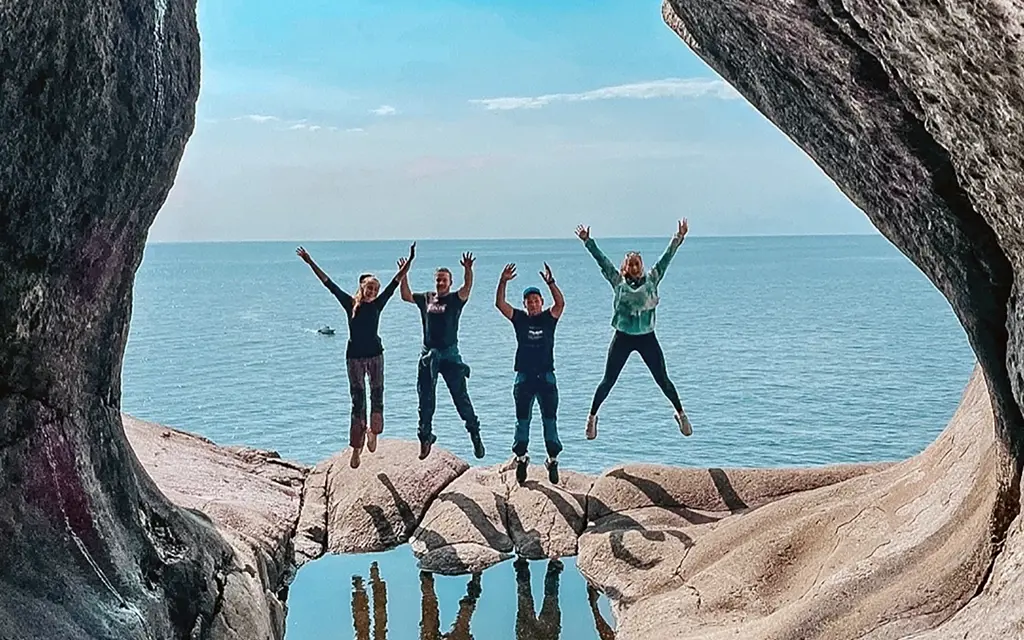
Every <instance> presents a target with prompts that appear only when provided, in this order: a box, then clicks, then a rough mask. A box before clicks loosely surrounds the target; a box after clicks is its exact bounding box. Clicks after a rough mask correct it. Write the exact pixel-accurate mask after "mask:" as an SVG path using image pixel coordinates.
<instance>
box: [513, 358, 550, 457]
mask: <svg viewBox="0 0 1024 640" xmlns="http://www.w3.org/2000/svg"><path fill="white" fill-rule="evenodd" d="M512 397H513V398H515V401H516V435H515V440H514V442H513V444H512V452H513V453H515V454H516V455H517V456H525V455H526V451H527V449H528V447H529V445H530V420H531V418H532V417H533V403H534V401H537V402H538V403H539V404H540V417H541V422H542V423H543V424H544V446H545V447H546V448H547V451H548V456H549V457H551V458H554V457H557V456H558V454H559V453H561V452H562V443H561V442H560V441H559V440H558V425H557V422H556V415H557V413H558V383H557V381H556V380H555V374H554V373H552V372H550V371H549V372H547V373H541V374H525V373H522V372H519V373H517V374H516V382H515V384H514V385H513V386H512Z"/></svg>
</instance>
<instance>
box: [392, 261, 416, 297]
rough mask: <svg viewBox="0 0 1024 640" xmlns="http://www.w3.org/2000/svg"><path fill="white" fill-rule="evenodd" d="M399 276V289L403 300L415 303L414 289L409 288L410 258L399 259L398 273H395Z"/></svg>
mask: <svg viewBox="0 0 1024 640" xmlns="http://www.w3.org/2000/svg"><path fill="white" fill-rule="evenodd" d="M395 277H396V278H398V287H399V288H398V291H399V295H401V296H402V300H403V301H405V302H411V303H413V304H415V303H416V301H415V300H414V299H413V297H412V289H410V288H409V259H408V258H399V259H398V273H397V274H396V275H395Z"/></svg>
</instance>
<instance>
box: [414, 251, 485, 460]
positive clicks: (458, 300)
mask: <svg viewBox="0 0 1024 640" xmlns="http://www.w3.org/2000/svg"><path fill="white" fill-rule="evenodd" d="M473 262H474V258H473V254H471V253H464V254H463V255H462V261H461V262H460V264H461V265H462V269H463V282H462V287H461V288H459V289H458V290H457V291H452V290H451V288H452V272H451V271H449V270H448V269H447V268H445V267H441V268H439V269H437V270H436V271H435V272H434V291H428V292H426V293H413V292H412V290H411V289H410V288H409V273H408V263H407V261H406V260H405V259H404V258H403V259H402V260H399V262H398V264H399V269H403V270H404V271H402V278H401V292H402V300H404V301H406V302H411V303H412V304H415V305H416V307H417V308H419V310H420V321H421V323H422V324H423V348H422V351H421V353H420V361H419V367H418V371H417V376H416V393H417V395H418V396H419V415H420V419H419V428H418V429H417V433H416V435H417V437H418V438H419V441H420V460H423V459H425V458H426V457H427V456H428V455H430V447H431V445H433V444H434V442H436V441H437V437H436V436H435V435H434V431H433V420H434V410H435V408H436V407H437V376H438V374H440V375H441V377H443V378H444V382H445V384H446V385H447V386H448V392H449V393H450V394H451V396H452V401H453V402H454V403H455V409H456V410H457V411H458V412H459V417H460V418H462V419H463V420H464V421H465V423H466V431H468V432H469V438H470V440H471V441H472V442H473V455H475V456H476V457H477V458H483V457H484V443H483V441H481V440H480V419H479V418H477V415H476V412H475V411H474V410H473V403H472V402H471V401H470V399H469V390H468V389H467V386H466V379H467V378H469V366H468V365H467V364H466V363H465V362H463V361H462V356H461V355H460V354H459V318H460V316H461V315H462V308H463V307H464V306H466V302H467V301H468V300H469V293H470V290H472V288H473Z"/></svg>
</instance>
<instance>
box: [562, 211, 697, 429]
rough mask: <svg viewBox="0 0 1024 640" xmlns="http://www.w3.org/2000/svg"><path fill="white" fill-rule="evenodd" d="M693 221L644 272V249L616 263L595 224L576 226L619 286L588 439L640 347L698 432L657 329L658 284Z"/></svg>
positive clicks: (682, 224)
mask: <svg viewBox="0 0 1024 640" xmlns="http://www.w3.org/2000/svg"><path fill="white" fill-rule="evenodd" d="M688 230H689V225H688V223H687V221H686V218H683V219H682V220H680V221H679V229H678V230H677V231H676V234H675V235H674V236H672V240H671V242H669V244H668V247H667V248H666V249H665V253H663V254H662V255H661V258H660V259H659V260H658V263H657V264H655V265H654V268H653V269H651V270H650V271H648V272H647V273H644V261H643V259H642V258H641V257H640V254H639V253H637V252H635V251H630V252H629V253H627V254H626V256H625V257H624V258H623V259H622V265H621V266H620V267H619V268H618V269H616V268H615V266H614V265H612V262H611V260H609V259H608V256H606V255H604V253H603V252H602V251H601V249H599V248H598V246H597V243H596V242H594V239H593V238H591V237H590V227H584V226H583V225H580V226H579V227H577V228H576V235H577V236H579V239H580V240H582V241H583V244H584V246H586V247H587V250H588V251H589V252H590V255H592V256H594V259H595V260H597V264H598V266H600V267H601V273H602V274H603V275H604V277H605V280H607V281H608V282H609V284H611V285H612V291H614V292H615V302H614V309H615V311H614V314H613V315H612V326H613V327H615V336H614V337H613V338H612V344H611V346H610V347H609V348H608V360H607V362H606V363H605V366H604V378H603V379H602V380H601V384H599V385H598V386H597V391H596V392H595V393H594V401H593V403H591V405H590V415H589V416H588V417H587V439H588V440H593V439H594V438H596V437H597V412H598V410H599V409H600V408H601V403H603V402H604V401H605V398H607V397H608V393H609V392H610V391H611V390H612V387H613V386H615V381H616V380H618V378H619V374H620V373H621V372H622V367H624V366H625V365H626V360H628V359H629V356H630V355H631V354H632V353H633V352H634V351H637V352H639V353H640V357H641V358H643V361H644V364H646V365H647V368H648V369H650V371H651V375H653V376H654V381H655V382H657V383H658V386H659V387H661V390H662V392H663V393H664V394H665V397H667V398H668V399H669V401H670V402H671V403H672V406H673V407H675V410H676V414H675V419H676V423H677V424H678V425H679V430H680V431H681V432H682V433H683V435H685V436H688V435H690V434H691V433H693V427H691V426H690V419H689V418H687V416H686V412H685V411H684V410H683V404H682V403H681V402H680V401H679V394H678V393H677V392H676V387H675V385H673V384H672V381H671V380H669V377H668V370H667V369H666V367H665V354H664V353H663V352H662V350H661V344H659V343H658V338H657V337H656V336H655V335H654V310H655V307H657V306H658V284H659V283H660V282H661V279H662V278H663V277H665V270H666V269H668V265H669V263H670V262H672V258H673V256H675V254H676V250H677V249H679V245H681V244H683V239H684V238H685V237H686V232H687V231H688Z"/></svg>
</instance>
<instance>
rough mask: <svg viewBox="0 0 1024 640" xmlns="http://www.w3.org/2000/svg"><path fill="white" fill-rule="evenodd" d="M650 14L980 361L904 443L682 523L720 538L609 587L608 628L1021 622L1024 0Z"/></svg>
mask: <svg viewBox="0 0 1024 640" xmlns="http://www.w3.org/2000/svg"><path fill="white" fill-rule="evenodd" d="M663 16H664V18H665V20H666V22H667V23H668V25H669V26H670V27H671V28H672V29H673V30H674V31H675V32H676V33H677V34H679V36H680V37H681V38H682V39H683V40H684V41H685V42H686V43H687V44H688V45H689V46H690V47H691V48H692V49H693V51H694V52H695V53H697V55H699V56H700V57H702V58H703V59H704V60H705V61H707V62H708V64H709V65H711V67H713V68H714V69H715V70H716V71H718V72H719V73H720V74H721V75H722V76H723V77H724V78H725V79H726V80H727V81H728V82H729V83H730V84H732V85H733V86H734V87H735V88H736V89H737V90H738V91H739V92H740V93H741V94H742V95H743V96H744V97H746V98H747V99H748V100H749V101H750V102H751V103H752V104H753V105H754V106H755V107H756V108H757V109H758V110H760V111H761V112H762V113H763V114H765V116H767V117H768V118H769V119H770V120H771V121H772V122H774V123H775V124H776V125H777V126H778V127H779V128H780V129H781V130H782V131H783V132H785V133H786V134H787V135H789V137H790V138H791V139H792V140H793V141H794V142H795V143H796V144H797V145H799V146H800V147H801V148H802V149H803V150H804V151H806V152H807V153H808V155H810V156H811V158H813V159H814V160H815V161H816V162H817V163H818V165H819V166H821V168H822V169H823V170H824V171H825V172H826V173H827V174H828V175H829V176H831V177H832V178H833V179H834V180H835V182H836V184H837V185H838V186H839V187H840V188H841V189H842V190H843V192H844V193H846V195H847V196H849V197H850V199H851V200H852V201H853V202H854V203H856V204H857V205H858V206H860V207H861V209H863V210H864V211H865V213H866V214H867V215H868V217H869V218H870V219H871V221H872V222H873V223H874V224H875V226H877V227H878V228H879V229H880V230H881V231H882V233H883V234H885V236H886V237H887V238H889V240H890V241H892V242H893V244H895V245H896V246H897V247H898V248H899V249H900V250H901V251H902V252H903V253H904V254H905V255H906V256H907V257H908V258H910V260H911V261H913V262H914V263H915V264H916V265H917V266H918V267H920V268H921V270H922V271H923V272H924V273H925V275H926V276H928V278H929V279H930V280H931V281H932V282H933V283H934V284H935V286H936V287H937V288H938V289H939V290H940V291H941V292H942V293H943V294H944V295H945V296H946V298H947V299H948V300H949V302H950V304H951V306H952V308H953V311H954V312H955V313H956V315H957V317H958V318H959V319H960V321H961V323H962V324H963V326H964V329H965V331H966V333H967V336H968V339H969V341H970V343H971V345H972V347H973V348H974V351H975V353H976V354H977V356H978V360H979V364H980V371H979V372H976V374H975V376H974V378H973V379H972V381H971V384H970V385H969V386H968V388H967V390H966V391H965V393H964V398H963V401H962V403H961V406H960V409H959V410H958V413H957V415H956V416H955V417H954V419H953V421H952V422H951V424H950V426H949V427H948V428H947V430H946V431H945V432H944V433H943V435H942V436H941V437H940V438H939V439H938V440H937V441H936V442H935V443H934V444H933V445H932V446H931V447H929V448H928V450H927V451H925V452H923V453H922V454H921V455H919V456H916V457H915V458H912V459H911V460H908V461H906V462H904V463H901V464H900V465H897V466H896V467H893V468H892V469H889V470H886V471H884V472H881V473H877V474H871V475H868V476H864V477H863V478H858V479H855V480H851V481H849V482H846V483H842V484H840V485H835V486H833V487H829V488H825V489H821V490H818V491H814V492H810V493H807V494H800V495H796V496H793V497H791V498H788V499H786V500H782V501H780V502H778V503H775V504H772V505H769V506H768V507H765V508H763V509H759V510H757V511H755V512H754V513H752V514H749V515H748V516H746V517H744V518H738V519H735V520H730V521H729V522H728V523H723V525H722V526H720V527H717V528H716V529H715V530H714V531H704V530H702V531H700V532H699V533H698V532H695V535H699V536H701V543H700V544H699V545H697V546H695V547H694V549H695V550H696V549H699V548H701V547H703V548H704V549H709V548H712V547H714V548H717V549H718V552H717V553H714V554H712V557H705V556H704V555H703V554H701V555H700V557H694V554H693V552H692V551H691V552H689V553H688V554H687V555H686V556H685V557H684V558H683V559H682V560H681V562H680V564H679V566H678V568H677V569H675V570H674V571H673V575H672V576H671V578H670V579H667V581H665V582H663V583H662V584H660V585H659V586H657V587H656V588H654V589H653V590H649V591H646V592H645V591H644V590H643V589H641V590H639V592H637V593H635V594H633V597H632V598H631V599H630V600H629V601H628V602H627V601H626V600H623V601H621V602H620V603H619V612H620V614H621V619H620V623H621V627H622V632H623V633H622V635H623V636H625V637H672V638H681V637H695V638H696V637H700V638H713V637H726V636H728V637H734V635H735V634H739V635H741V636H744V637H772V638H812V637H828V638H847V637H849V638H852V637H864V636H870V637H873V638H902V637H908V636H912V635H914V634H922V635H921V637H929V638H930V637H936V638H938V637H951V636H952V635H953V634H956V637H966V638H987V637H993V638H994V637H1009V635H1007V634H1010V633H1012V632H1011V631H1010V630H1011V629H1019V628H1020V626H1021V624H1022V622H1024V614H1022V613H1020V608H1019V606H1017V604H1016V603H1018V602H1019V600H1020V598H1021V597H1022V596H1024V589H1022V587H1024V585H1022V584H1021V581H1020V579H1019V578H1018V577H1017V576H1016V575H1015V574H1016V572H1015V571H1013V570H1012V567H1014V566H1019V560H1020V557H1021V554H1022V553H1024V551H1022V550H1021V548H1019V547H1018V545H1020V544H1022V543H1024V540H1022V537H1021V529H1022V525H1021V521H1020V517H1019V513H1020V506H1021V505H1020V499H1021V493H1020V470H1021V460H1022V443H1024V424H1022V421H1021V409H1020V407H1021V393H1022V388H1024V372H1022V371H1021V366H1022V365H1021V363H1022V359H1021V356H1022V346H1021V345H1022V342H1021V335H1022V331H1024V324H1022V322H1021V320H1022V318H1024V313H1022V310H1021V301H1020V300H1019V296H1018V295H1017V291H1018V287H1019V283H1018V272H1019V269H1020V262H1021V256H1022V252H1021V248H1022V246H1021V231H1022V227H1021V224H1020V215H1019V212H1020V210H1021V206H1022V204H1024V178H1022V172H1021V169H1022V168H1024V167H1022V158H1024V156H1022V155H1021V153H1020V148H1021V146H1020V142H1021V140H1022V137H1024V109H1022V107H1024V100H1022V95H1024V73H1022V71H1024V68H1022V63H1021V60H1022V58H1021V33H1020V26H1019V25H1020V18H1021V17H1022V16H1024V6H1022V5H1021V4H1020V3H1019V2H1016V1H1014V2H1009V3H1006V2H994V1H988V0H985V1H982V2H970V3H968V2H960V1H958V0H944V1H943V2H938V3H924V2H909V3H908V2H896V1H894V0H882V1H881V2H871V3H867V2H861V1H860V0H834V1H833V0H783V1H782V2H772V3H765V2H760V1H758V0H722V1H720V2H708V1H707V0H666V1H665V2H664V4H663ZM965 42H970V43H971V46H969V47H968V46H964V43H965ZM808 511H809V512H810V513H812V514H813V517H811V518H807V517H805V516H804V515H803V514H806V513H808ZM744 540H751V541H754V542H755V543H759V544H760V547H759V548H758V547H757V546H755V547H750V545H742V546H739V547H738V548H737V545H740V544H741V543H742V542H743V541H744ZM822 540H825V541H827V543H828V545H831V546H828V547H827V548H822V544H824V543H823V542H821V541H822ZM769 543H770V544H769ZM727 550H728V551H727ZM1015 563H1016V564H1015ZM584 570H585V571H586V568H584ZM723 576H727V577H728V579H723ZM730 581H732V583H730ZM627 605H628V606H627ZM653 619H658V620H661V621H664V622H668V623H671V624H667V625H662V626H659V627H658V628H656V629H655V628H651V627H650V621H651V620H653ZM648 634H650V635H648Z"/></svg>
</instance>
